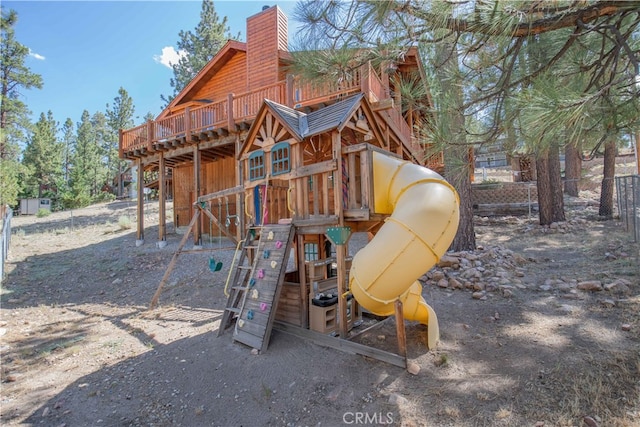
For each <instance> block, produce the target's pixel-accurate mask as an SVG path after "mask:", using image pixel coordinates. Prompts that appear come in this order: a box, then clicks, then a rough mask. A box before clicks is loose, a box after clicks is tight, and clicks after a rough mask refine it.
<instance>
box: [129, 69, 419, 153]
mask: <svg viewBox="0 0 640 427" xmlns="http://www.w3.org/2000/svg"><path fill="white" fill-rule="evenodd" d="M359 92H362V93H365V94H366V95H367V97H368V99H369V100H370V101H372V102H375V101H381V100H383V99H386V98H388V97H389V93H388V90H387V89H386V88H385V87H384V85H383V83H382V81H381V80H380V78H379V77H378V75H377V74H376V72H375V70H374V69H373V68H372V67H371V65H369V64H367V65H364V66H363V67H361V68H358V69H355V70H353V71H352V72H351V73H350V74H348V75H345V76H343V77H342V78H341V79H338V80H337V81H334V82H323V83H315V82H308V81H303V80H301V79H300V78H299V77H289V78H287V79H286V80H284V81H281V82H278V83H275V84H272V85H269V86H265V87H261V88H259V89H257V90H253V91H249V92H245V93H241V94H239V95H234V94H229V96H228V97H227V99H224V100H220V101H217V102H214V103H211V104H206V105H203V106H200V107H196V108H189V107H188V108H186V109H185V110H184V111H182V112H180V113H177V114H174V115H171V116H168V117H165V118H162V119H160V120H156V121H150V122H148V123H145V124H142V125H140V126H137V127H135V128H133V129H127V130H123V131H121V138H120V155H121V156H122V155H123V153H124V152H130V151H135V150H142V149H145V148H147V149H148V150H149V151H153V146H154V144H155V143H157V142H163V141H167V140H171V139H176V138H182V137H184V136H188V135H191V134H194V133H199V132H205V131H209V130H213V129H219V128H223V127H227V128H233V127H234V126H235V125H236V124H238V123H241V122H247V121H250V120H252V119H253V118H255V116H256V114H257V113H258V110H259V109H260V106H261V105H262V102H263V100H264V99H270V100H272V101H274V102H277V103H279V104H284V105H288V106H290V107H292V108H299V107H302V106H306V105H313V104H317V103H320V102H324V101H327V100H331V99H336V98H339V97H342V96H349V95H352V94H355V93H359ZM230 106H231V108H230ZM389 114H390V116H391V118H392V120H394V121H396V122H397V127H398V129H399V131H400V132H401V133H402V136H403V138H405V141H409V140H410V139H411V129H409V127H408V126H407V124H406V123H405V121H404V119H403V118H402V114H401V113H400V112H399V111H396V110H395V109H391V110H389Z"/></svg>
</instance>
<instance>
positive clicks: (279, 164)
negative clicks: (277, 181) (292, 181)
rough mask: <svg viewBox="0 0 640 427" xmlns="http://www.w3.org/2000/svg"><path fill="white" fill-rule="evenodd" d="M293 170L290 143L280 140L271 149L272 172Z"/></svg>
mask: <svg viewBox="0 0 640 427" xmlns="http://www.w3.org/2000/svg"><path fill="white" fill-rule="evenodd" d="M289 171H291V162H290V161H289V143H287V142H279V143H277V144H276V145H274V146H273V148H272V149H271V173H272V174H273V175H280V174H283V173H287V172H289Z"/></svg>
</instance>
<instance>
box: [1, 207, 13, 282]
mask: <svg viewBox="0 0 640 427" xmlns="http://www.w3.org/2000/svg"><path fill="white" fill-rule="evenodd" d="M12 217H13V211H12V210H11V208H9V207H8V206H5V207H3V208H2V209H0V227H1V228H0V283H2V279H4V261H5V260H6V259H7V255H8V254H9V242H10V241H11V218H12Z"/></svg>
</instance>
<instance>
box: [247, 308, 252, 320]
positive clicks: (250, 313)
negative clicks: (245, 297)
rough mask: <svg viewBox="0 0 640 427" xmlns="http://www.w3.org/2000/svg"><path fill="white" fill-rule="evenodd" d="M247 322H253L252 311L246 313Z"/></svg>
mask: <svg viewBox="0 0 640 427" xmlns="http://www.w3.org/2000/svg"><path fill="white" fill-rule="evenodd" d="M247 320H253V310H249V311H247Z"/></svg>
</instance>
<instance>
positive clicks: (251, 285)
mask: <svg viewBox="0 0 640 427" xmlns="http://www.w3.org/2000/svg"><path fill="white" fill-rule="evenodd" d="M255 284H256V279H254V278H253V277H252V278H251V279H249V287H250V288H252V287H253V286H254V285H255Z"/></svg>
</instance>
